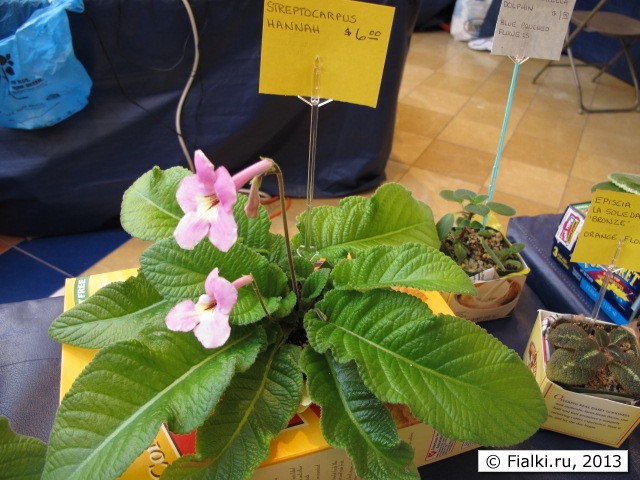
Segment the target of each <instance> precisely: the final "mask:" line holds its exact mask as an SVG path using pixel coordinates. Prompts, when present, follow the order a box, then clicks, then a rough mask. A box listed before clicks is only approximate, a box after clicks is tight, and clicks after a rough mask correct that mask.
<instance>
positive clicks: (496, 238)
mask: <svg viewBox="0 0 640 480" xmlns="http://www.w3.org/2000/svg"><path fill="white" fill-rule="evenodd" d="M440 196H441V197H442V198H444V199H446V200H449V201H452V202H456V203H458V204H459V205H460V209H459V210H458V211H457V212H455V213H447V214H446V215H444V216H443V217H442V218H441V219H440V220H439V221H438V223H437V230H438V237H439V239H440V242H441V244H440V249H441V251H443V252H444V253H445V254H447V255H448V256H449V257H451V258H452V259H453V260H455V261H456V263H457V264H458V265H459V266H460V267H461V268H462V269H463V270H464V271H465V272H467V274H468V275H469V276H471V277H472V279H473V281H474V283H475V285H476V288H477V290H478V294H477V295H476V296H472V295H468V294H452V295H450V296H449V304H450V306H451V308H452V309H453V311H454V313H456V314H457V315H460V316H462V317H464V318H467V319H469V320H475V321H481V320H490V319H494V318H501V317H504V316H506V315H508V314H509V313H510V312H511V310H513V308H514V307H515V304H516V303H517V300H518V298H519V296H520V293H521V291H522V288H523V286H524V280H525V276H526V273H527V267H526V264H525V262H524V260H523V259H522V257H521V256H520V254H519V253H520V252H521V251H522V250H523V249H524V244H522V243H514V244H511V243H510V242H509V241H508V240H507V239H506V237H505V235H504V234H503V233H502V232H500V231H499V229H496V228H494V227H492V226H491V225H490V224H488V223H487V219H488V217H489V216H490V215H491V214H498V215H503V216H508V217H509V216H513V215H515V213H516V211H515V209H514V208H512V207H510V206H508V205H505V204H503V203H498V202H493V201H487V199H488V196H487V195H481V194H477V193H475V192H472V191H471V190H466V189H460V190H455V191H454V190H443V191H441V192H440ZM503 277H504V278H503Z"/></svg>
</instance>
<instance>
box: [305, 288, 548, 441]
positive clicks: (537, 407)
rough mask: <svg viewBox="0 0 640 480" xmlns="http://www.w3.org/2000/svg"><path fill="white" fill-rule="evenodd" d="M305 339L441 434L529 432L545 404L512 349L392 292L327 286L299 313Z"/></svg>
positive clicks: (484, 436)
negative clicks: (328, 288)
mask: <svg viewBox="0 0 640 480" xmlns="http://www.w3.org/2000/svg"><path fill="white" fill-rule="evenodd" d="M304 323H305V328H306V331H307V334H308V338H309V343H310V345H311V346H312V347H313V348H314V349H315V350H317V351H319V352H321V353H323V352H325V351H327V349H331V351H332V353H333V355H334V357H335V358H336V360H338V361H339V362H347V361H349V360H355V362H356V364H357V365H358V371H359V372H360V375H361V377H362V379H363V380H364V382H365V384H366V385H367V387H368V388H369V389H370V390H371V391H372V392H373V393H374V394H375V395H376V396H377V397H378V398H379V399H380V400H382V401H384V402H391V403H403V404H406V405H408V406H409V408H410V409H411V411H412V412H413V413H414V415H415V416H416V417H417V418H419V419H420V420H421V421H423V422H425V423H428V424H429V425H431V426H433V427H434V428H435V429H436V430H438V431H439V432H440V433H442V434H443V435H445V436H447V437H449V438H453V439H458V440H469V441H473V442H476V443H480V444H483V445H512V444H514V443H518V442H521V441H522V440H524V439H526V438H527V437H529V436H531V435H532V434H533V433H534V432H535V431H536V430H537V429H538V427H539V426H540V424H541V423H542V422H543V421H544V420H545V418H546V415H547V410H546V407H545V404H544V401H543V399H542V396H541V393H540V388H539V387H538V385H537V383H536V381H535V379H534V378H533V376H532V375H531V372H530V371H529V370H528V368H527V367H526V366H525V365H524V363H523V362H522V361H521V360H520V358H519V357H518V355H517V354H516V353H515V352H514V351H513V350H510V349H508V348H507V347H506V346H504V345H503V344H502V343H500V342H499V341H498V340H497V339H496V338H494V337H493V336H491V335H489V334H487V332H486V331H484V330H483V329H482V328H480V327H479V326H477V325H476V324H474V323H472V322H469V321H468V320H463V319H460V318H456V317H453V316H449V315H438V316H434V315H430V314H429V310H428V308H427V307H426V305H425V304H424V303H422V302H421V301H420V300H418V299H417V298H414V297H412V296H409V295H405V294H403V293H400V292H396V291H393V290H373V291H369V292H365V293H358V292H353V291H338V290H334V291H332V292H330V293H328V294H327V295H326V296H325V298H324V300H323V301H322V302H320V303H319V304H318V305H317V310H313V311H310V312H309V313H308V314H307V315H306V317H305V322H304Z"/></svg>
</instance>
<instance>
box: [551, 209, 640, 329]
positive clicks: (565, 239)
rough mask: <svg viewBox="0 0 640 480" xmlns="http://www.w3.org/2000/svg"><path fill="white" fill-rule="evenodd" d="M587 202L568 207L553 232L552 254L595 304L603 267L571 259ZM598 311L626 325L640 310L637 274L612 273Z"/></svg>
mask: <svg viewBox="0 0 640 480" xmlns="http://www.w3.org/2000/svg"><path fill="white" fill-rule="evenodd" d="M589 205H590V203H589V202H585V203H577V204H573V205H569V206H568V207H567V209H566V210H565V212H564V215H563V217H562V220H561V221H560V225H558V230H557V231H556V234H555V238H554V243H553V249H552V251H551V256H552V257H553V258H554V259H555V260H556V261H557V262H558V263H559V264H560V265H562V267H563V268H564V269H565V270H566V271H567V272H568V273H569V276H570V277H571V278H572V279H573V280H574V281H575V282H577V283H578V284H579V285H580V288H581V289H582V290H583V291H584V292H585V293H586V294H587V295H588V296H589V298H591V300H593V301H594V303H595V301H596V300H597V298H598V295H599V293H600V287H601V285H602V278H603V277H604V274H605V272H604V270H603V269H602V268H600V267H599V266H597V265H591V264H588V263H577V262H572V261H571V254H572V253H573V250H574V248H575V245H576V242H577V240H578V236H579V235H580V231H581V229H582V226H583V225H584V222H585V218H586V216H587V212H588V210H589ZM601 310H602V311H603V312H604V313H605V314H606V315H607V316H608V317H609V318H610V319H611V320H612V321H613V322H615V323H617V324H618V325H625V324H626V323H627V322H629V321H631V320H633V319H634V318H636V317H637V316H638V311H639V310H640V273H639V272H634V271H631V270H624V269H622V270H620V271H618V272H617V273H614V274H613V276H612V279H611V283H610V284H609V286H608V288H607V292H606V293H605V297H604V300H603V302H602V307H601Z"/></svg>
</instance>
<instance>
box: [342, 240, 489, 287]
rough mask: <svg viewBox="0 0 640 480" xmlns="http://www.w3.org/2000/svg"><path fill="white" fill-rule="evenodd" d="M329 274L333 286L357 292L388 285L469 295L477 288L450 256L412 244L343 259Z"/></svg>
mask: <svg viewBox="0 0 640 480" xmlns="http://www.w3.org/2000/svg"><path fill="white" fill-rule="evenodd" d="M332 277H333V282H334V286H335V287H336V288H338V289H349V290H358V291H366V290H372V289H375V288H391V287H411V288H417V289H420V290H438V291H444V292H456V293H469V294H473V293H475V291H476V289H475V287H474V286H473V282H472V281H471V279H470V278H469V276H468V275H467V274H466V273H465V272H464V270H462V269H461V268H460V267H459V266H458V265H457V264H456V263H455V262H454V261H453V259H451V258H450V257H449V256H447V255H445V254H444V253H442V252H440V251H439V250H437V249H435V248H432V247H429V246H427V245H420V244H415V243H407V244H404V245H401V246H397V247H392V246H381V247H376V248H373V249H371V250H367V251H365V252H362V253H361V254H359V255H358V256H357V257H356V258H355V259H353V260H342V261H341V262H340V263H338V264H337V265H336V267H335V268H334V270H333V272H332Z"/></svg>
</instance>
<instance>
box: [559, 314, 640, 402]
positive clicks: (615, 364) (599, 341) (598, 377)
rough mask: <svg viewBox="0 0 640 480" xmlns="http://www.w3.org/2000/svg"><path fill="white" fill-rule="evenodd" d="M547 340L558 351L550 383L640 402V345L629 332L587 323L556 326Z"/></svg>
mask: <svg viewBox="0 0 640 480" xmlns="http://www.w3.org/2000/svg"><path fill="white" fill-rule="evenodd" d="M547 338H548V341H549V342H550V343H551V344H552V345H553V347H554V351H553V353H552V354H551V357H550V359H549V361H548V363H547V376H548V377H549V379H550V380H552V381H554V382H556V383H559V384H563V385H568V386H572V387H581V388H583V389H585V390H587V391H593V392H595V393H605V394H613V395H621V396H625V397H631V398H632V399H633V400H634V401H637V400H640V358H638V355H639V350H638V342H637V339H636V337H635V336H634V335H633V333H631V332H630V331H629V330H627V329H625V328H622V327H619V326H616V325H606V324H604V323H602V322H597V323H596V322H593V321H588V320H586V319H585V320H584V321H580V322H562V323H560V322H559V323H556V324H555V325H553V326H552V327H551V329H550V330H549V332H548V333H547Z"/></svg>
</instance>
